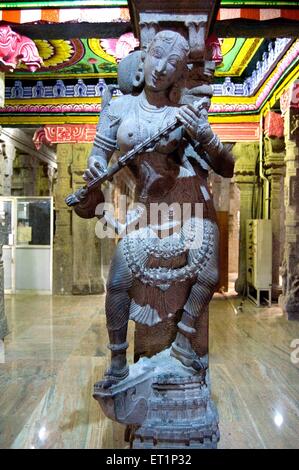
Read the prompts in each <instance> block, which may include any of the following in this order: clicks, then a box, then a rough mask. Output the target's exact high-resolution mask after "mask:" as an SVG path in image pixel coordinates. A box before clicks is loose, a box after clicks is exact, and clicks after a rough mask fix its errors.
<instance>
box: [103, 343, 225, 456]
mask: <svg viewBox="0 0 299 470" xmlns="http://www.w3.org/2000/svg"><path fill="white" fill-rule="evenodd" d="M201 360H202V362H203V363H205V364H206V366H207V355H206V356H203V357H202V358H201ZM94 398H95V399H96V400H97V401H98V402H99V403H100V405H101V407H102V408H103V410H104V412H105V414H106V415H107V416H108V417H109V418H111V419H113V420H114V421H118V422H120V423H123V424H127V425H128V426H129V427H128V430H127V433H126V434H127V439H128V440H129V441H130V443H131V446H132V447H133V448H135V449H146V448H150V449H171V448H175V449H190V448H196V449H215V448H216V447H217V442H218V440H219V428H218V422H219V418H218V413H217V410H216V407H215V404H214V402H213V401H212V399H211V395H210V383H209V375H208V372H207V373H202V374H198V373H197V372H196V371H195V370H193V372H192V368H190V367H185V366H183V365H182V364H181V363H180V362H179V361H178V360H177V359H175V358H174V357H172V356H170V349H166V350H164V351H162V352H160V353H159V354H157V355H155V356H153V357H151V358H145V357H143V358H141V359H139V361H138V362H137V363H136V364H134V365H133V366H131V367H130V375H129V377H128V378H127V379H125V380H123V381H122V382H120V383H119V384H117V385H115V386H113V387H110V388H109V390H107V391H103V389H101V388H100V387H97V384H96V385H95V389H94Z"/></svg>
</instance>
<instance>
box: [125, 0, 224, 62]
mask: <svg viewBox="0 0 299 470" xmlns="http://www.w3.org/2000/svg"><path fill="white" fill-rule="evenodd" d="M128 5H129V10H130V16H131V21H132V23H133V28H134V33H135V36H137V37H138V38H139V39H140V43H141V46H142V48H143V49H145V48H146V46H147V45H148V44H149V42H150V41H151V40H152V39H153V37H154V36H155V34H156V33H157V32H159V31H161V30H163V29H173V30H175V31H181V32H182V33H183V35H185V36H186V39H188V42H189V46H190V50H191V54H190V58H191V61H192V62H197V61H199V60H202V59H203V55H204V49H205V41H206V40H207V37H208V35H209V33H210V32H212V31H211V29H212V27H213V24H214V21H215V19H216V15H217V12H218V9H219V6H220V0H217V1H214V0H189V1H188V3H186V2H177V3H176V4H175V5H174V4H173V2H169V1H168V0H161V1H159V2H157V1H154V0H129V1H128Z"/></svg>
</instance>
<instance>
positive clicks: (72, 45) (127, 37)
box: [7, 33, 269, 82]
mask: <svg viewBox="0 0 299 470" xmlns="http://www.w3.org/2000/svg"><path fill="white" fill-rule="evenodd" d="M34 42H35V44H36V46H37V48H38V51H39V55H40V56H41V57H42V59H43V63H44V66H43V67H42V68H41V69H40V70H38V71H37V72H35V73H34V75H33V74H32V73H31V72H29V71H28V70H26V67H25V66H24V65H22V66H20V67H19V68H18V69H17V70H16V71H15V72H14V73H13V74H8V75H7V77H8V78H9V77H19V78H28V79H29V78H45V79H46V78H54V77H55V76H57V77H60V78H73V77H74V76H76V77H78V78H92V77H102V78H104V77H116V76H117V62H118V60H119V59H121V58H122V57H124V56H125V55H127V54H128V53H129V52H130V51H131V50H133V49H134V47H137V46H138V40H137V39H135V38H134V36H133V34H132V33H126V34H124V35H122V36H121V37H120V38H112V39H102V40H101V39H97V38H91V39H72V40H70V41H69V40H63V39H54V40H46V39H36V40H34ZM220 42H221V51H222V56H223V61H222V63H221V64H219V65H218V66H217V69H216V77H219V78H222V77H232V78H233V79H234V81H236V82H238V81H239V82H240V81H243V80H244V79H245V78H246V77H247V76H248V73H247V71H248V70H249V69H250V71H251V72H252V70H253V69H254V68H255V67H256V63H257V61H258V60H262V58H263V54H265V52H266V51H267V48H268V47H269V41H266V40H264V39H261V38H246V39H245V38H237V39H236V38H225V39H221V40H220Z"/></svg>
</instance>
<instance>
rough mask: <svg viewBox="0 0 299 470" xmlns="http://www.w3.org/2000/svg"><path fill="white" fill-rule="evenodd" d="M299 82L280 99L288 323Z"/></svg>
mask: <svg viewBox="0 0 299 470" xmlns="http://www.w3.org/2000/svg"><path fill="white" fill-rule="evenodd" d="M298 91H299V80H298V81H296V82H294V84H293V85H292V86H291V87H290V89H289V90H288V91H287V93H286V95H285V96H284V97H283V99H282V101H281V104H282V111H283V115H284V134H285V146H286V155H285V164H286V174H285V179H284V189H285V198H284V202H285V215H286V217H285V242H284V260H283V269H282V276H283V286H282V287H283V289H282V296H281V297H280V304H281V306H282V308H283V310H284V312H285V314H286V315H287V318H288V319H289V320H299V107H298Z"/></svg>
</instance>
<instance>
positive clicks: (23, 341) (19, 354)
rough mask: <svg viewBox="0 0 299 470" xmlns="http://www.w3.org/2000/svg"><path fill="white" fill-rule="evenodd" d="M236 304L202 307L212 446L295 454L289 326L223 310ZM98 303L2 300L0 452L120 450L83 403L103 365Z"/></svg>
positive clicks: (266, 315) (115, 431)
mask: <svg viewBox="0 0 299 470" xmlns="http://www.w3.org/2000/svg"><path fill="white" fill-rule="evenodd" d="M239 304H240V300H239V299H236V298H234V299H233V300H232V301H231V300H230V301H228V300H227V299H225V298H224V297H223V296H221V295H218V296H217V298H216V299H214V300H213V302H212V305H211V310H210V311H211V313H210V367H211V378H212V390H213V396H214V400H215V401H216V403H217V406H218V410H219V414H220V423H221V427H220V431H221V441H220V444H219V448H298V447H299V441H298V428H299V363H297V364H294V363H292V361H291V356H290V354H291V352H292V351H293V349H292V348H291V342H292V341H293V340H294V339H295V338H299V323H298V322H287V321H286V320H285V318H284V317H283V316H282V314H281V312H280V310H279V309H278V308H277V307H273V308H271V309H269V308H267V307H265V308H261V309H257V308H255V307H253V305H252V304H251V303H249V302H247V301H246V302H245V304H244V307H243V311H241V310H236V309H234V308H233V306H235V307H236V306H238V305H239ZM103 306H104V297H103V296H87V297H77V296H73V297H67V296H65V297H49V296H20V295H18V296H12V297H7V299H6V310H7V314H8V320H9V326H10V331H11V334H10V335H9V336H8V337H7V338H6V339H5V350H4V351H3V350H2V353H1V356H0V361H1V362H2V363H0V448H10V447H11V448H123V447H127V444H126V443H125V442H124V440H123V435H124V432H123V431H124V428H123V426H121V425H119V424H117V423H112V422H111V421H110V420H109V419H107V418H105V416H104V415H103V414H102V412H101V410H100V408H99V406H98V404H97V402H96V401H95V400H94V399H93V398H92V387H93V384H94V382H96V381H97V380H98V379H99V378H100V377H101V376H102V373H103V371H104V369H105V367H106V366H107V356H106V355H107V349H106V344H107V335H106V329H105V316H104V308H103ZM236 311H237V312H239V313H238V314H237V315H236ZM132 326H133V325H131V329H130V335H131V336H132V331H133V329H132ZM129 355H130V358H131V360H132V341H131V346H130V349H129ZM293 356H294V357H295V359H296V354H293ZM297 358H298V362H299V353H298V354H297Z"/></svg>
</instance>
